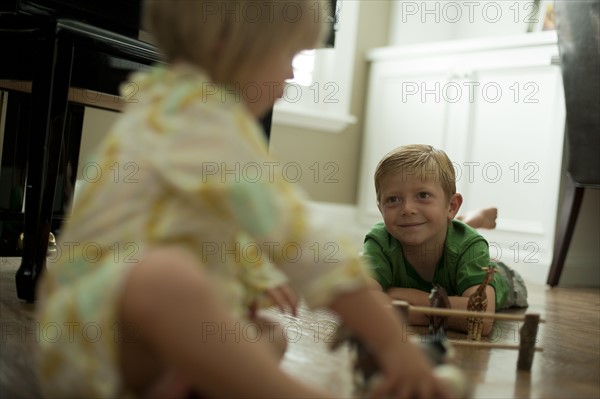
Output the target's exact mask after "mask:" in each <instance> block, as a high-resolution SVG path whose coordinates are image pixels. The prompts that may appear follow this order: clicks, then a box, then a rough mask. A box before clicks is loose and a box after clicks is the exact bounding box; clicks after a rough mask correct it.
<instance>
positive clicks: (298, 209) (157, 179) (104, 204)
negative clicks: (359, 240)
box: [38, 65, 367, 398]
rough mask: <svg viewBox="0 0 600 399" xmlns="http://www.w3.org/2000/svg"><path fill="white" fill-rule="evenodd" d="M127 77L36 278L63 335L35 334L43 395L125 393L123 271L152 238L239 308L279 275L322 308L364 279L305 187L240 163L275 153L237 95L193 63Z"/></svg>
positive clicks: (49, 319)
mask: <svg viewBox="0 0 600 399" xmlns="http://www.w3.org/2000/svg"><path fill="white" fill-rule="evenodd" d="M132 83H133V84H134V85H136V86H135V87H136V88H137V89H138V91H137V93H136V96H135V98H134V102H132V103H131V104H128V105H127V107H126V110H125V112H124V114H123V115H122V116H121V117H120V118H119V119H118V121H117V123H116V124H115V126H113V128H112V129H111V131H110V132H109V134H108V136H107V138H106V139H105V140H104V142H103V144H102V145H101V146H100V147H99V148H98V149H97V151H96V153H95V155H94V157H93V159H94V160H95V161H94V162H95V163H94V165H96V166H97V170H98V173H97V174H96V176H93V179H92V178H89V179H88V180H87V182H86V183H85V185H84V187H83V188H81V191H80V194H78V198H77V200H76V203H75V204H74V205H73V210H72V213H71V215H70V219H69V222H68V223H67V225H66V226H65V227H64V229H63V232H62V233H61V235H60V237H59V248H60V249H61V251H59V253H58V254H57V256H56V258H55V259H53V260H51V262H49V267H48V272H47V273H46V274H45V275H44V277H43V279H42V280H41V282H40V287H39V303H38V321H39V323H40V329H41V331H46V330H47V329H48V328H50V327H56V328H58V330H59V332H60V333H61V334H54V335H49V334H45V335H44V334H42V336H41V339H40V344H39V367H38V372H39V377H40V384H41V388H42V391H43V393H44V394H45V395H47V396H57V397H65V396H78V397H98V398H114V397H119V396H123V395H124V394H125V393H124V392H123V390H122V387H121V380H120V377H119V372H118V370H119V368H118V343H119V342H120V341H119V340H120V339H122V338H123V337H122V333H123V331H124V330H123V329H122V327H123V326H120V325H119V319H118V315H117V309H118V300H119V298H120V290H121V287H122V286H123V283H124V281H125V279H126V276H127V271H128V270H129V269H130V268H131V267H132V266H135V265H136V264H137V263H138V262H139V261H140V260H141V259H142V258H143V256H144V253H145V251H147V250H148V248H149V247H151V246H155V245H160V244H163V243H170V244H172V243H177V244H179V245H182V246H184V247H186V248H187V249H189V250H191V251H192V253H194V254H195V255H196V257H197V260H198V266H199V267H203V268H205V270H207V271H208V272H209V273H211V274H212V275H214V276H215V279H216V281H217V283H218V285H219V288H220V292H222V295H223V299H224V300H225V301H226V303H228V304H231V309H232V312H234V313H235V314H237V315H238V316H240V317H241V316H242V315H243V314H244V311H245V306H246V305H247V304H248V303H249V302H251V301H254V300H256V299H258V296H259V295H260V293H261V292H264V290H266V289H269V288H274V287H276V286H279V285H281V284H283V283H289V284H290V285H291V286H292V287H293V288H294V289H295V290H296V291H297V292H299V293H302V294H303V295H304V297H305V299H306V301H307V303H308V304H309V305H310V306H321V305H326V304H328V303H329V302H330V301H331V300H332V299H333V298H334V297H335V296H336V295H337V294H339V293H340V292H343V291H345V290H353V289H356V288H357V287H360V286H363V285H364V284H365V281H366V277H367V271H366V270H367V269H366V268H365V267H364V266H363V265H362V264H361V263H360V260H359V258H358V251H357V250H356V249H354V248H350V247H348V246H346V245H345V244H342V242H341V241H340V240H338V239H337V238H336V237H335V236H334V235H333V234H332V233H331V232H327V231H324V230H323V229H315V228H312V227H311V226H310V225H309V224H308V221H307V219H306V210H305V207H304V205H303V202H302V194H301V193H300V192H299V191H298V189H297V188H296V187H294V186H293V185H291V184H290V183H288V182H286V181H285V180H284V179H283V178H282V176H277V175H274V176H273V174H270V173H268V172H269V170H268V169H267V168H266V167H265V169H264V170H263V171H262V172H263V173H262V175H261V176H258V175H257V173H254V174H253V175H252V178H248V176H244V175H243V173H241V172H242V171H243V170H246V169H248V168H250V167H251V168H253V169H252V170H253V171H254V172H256V171H260V169H257V166H258V167H259V168H260V167H264V166H265V165H267V166H268V165H269V162H277V161H276V160H274V159H273V158H271V157H270V156H269V154H268V150H267V143H266V141H265V139H264V135H263V134H262V132H261V131H260V127H259V125H258V124H257V123H256V122H255V120H254V119H253V117H252V116H251V115H250V114H249V113H248V112H247V111H246V108H245V107H244V106H243V104H242V103H241V102H238V101H235V98H232V96H231V95H230V93H228V94H227V95H220V94H219V93H220V92H219V89H218V88H216V89H215V85H214V84H213V83H211V82H210V81H209V80H208V79H207V77H206V76H205V75H204V74H203V73H202V72H201V71H199V70H198V69H195V68H194V67H191V66H187V65H178V66H172V67H170V68H163V67H157V68H155V69H154V70H153V71H151V72H147V73H139V74H137V75H134V77H133V79H132ZM207 89H210V91H208V90H207ZM207 93H210V95H208V94H207ZM244 168H246V169H244ZM248 170H249V169H248ZM257 177H260V178H257ZM325 249H328V250H329V252H327V251H325ZM325 255H328V256H325ZM44 328H46V330H44Z"/></svg>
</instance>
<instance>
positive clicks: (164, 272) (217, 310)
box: [120, 247, 326, 398]
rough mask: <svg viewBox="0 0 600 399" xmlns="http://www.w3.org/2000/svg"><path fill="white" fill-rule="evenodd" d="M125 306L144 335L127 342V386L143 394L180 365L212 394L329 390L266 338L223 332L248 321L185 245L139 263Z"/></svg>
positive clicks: (125, 314) (198, 388)
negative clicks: (291, 371)
mask: <svg viewBox="0 0 600 399" xmlns="http://www.w3.org/2000/svg"><path fill="white" fill-rule="evenodd" d="M120 310H121V321H122V323H123V324H124V325H134V326H136V331H137V335H136V338H137V339H135V340H133V342H122V343H121V345H122V352H121V354H122V357H121V359H122V361H121V365H122V372H123V377H124V384H125V386H126V387H127V388H129V389H132V390H134V391H135V392H137V393H140V394H141V393H144V392H145V391H146V389H147V387H149V386H151V385H152V383H153V382H154V381H155V379H156V378H158V377H159V376H160V375H164V374H165V373H166V372H167V370H175V371H176V373H177V374H178V375H180V376H181V378H182V379H183V380H184V381H188V382H189V384H190V386H191V387H192V388H193V390H194V391H195V392H200V393H202V394H204V395H206V396H209V397H212V396H215V397H221V396H223V397H240V396H243V397H267V396H268V397H281V398H284V397H307V398H308V397H320V398H323V397H324V396H326V395H325V394H324V393H322V392H318V391H315V390H313V389H310V388H308V387H306V386H304V385H301V384H300V383H298V382H297V381H295V380H294V379H292V378H291V377H290V376H288V375H287V374H285V373H284V372H282V371H281V370H280V369H279V367H278V362H277V359H276V357H275V356H273V353H272V351H270V350H269V349H268V346H267V345H266V344H265V343H264V342H260V341H259V342H256V343H251V342H249V341H247V340H243V339H236V337H235V336H234V335H233V334H221V333H220V332H224V331H235V330H236V323H240V322H241V321H240V320H237V319H235V318H233V317H232V316H231V314H230V312H229V311H228V309H227V308H226V306H225V305H224V304H223V303H222V302H221V301H220V300H219V297H218V295H217V292H216V291H215V287H214V286H213V284H212V282H211V280H210V278H209V276H208V275H207V274H206V273H204V272H203V271H202V268H201V265H199V264H198V263H197V260H196V258H195V257H193V255H191V254H190V253H188V252H187V251H185V250H183V249H181V248H178V247H163V248H157V249H154V250H153V251H151V252H149V253H147V256H146V257H145V258H144V259H143V260H142V261H141V262H140V264H138V265H136V266H134V267H133V269H132V270H131V271H130V275H129V276H128V279H127V281H126V284H125V287H124V290H123V298H122V302H121V308H120ZM215 329H217V330H216V331H217V332H216V333H215ZM236 341H237V342H236ZM143 352H145V353H143Z"/></svg>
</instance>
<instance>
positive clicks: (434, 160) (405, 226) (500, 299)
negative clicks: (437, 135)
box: [363, 144, 526, 335]
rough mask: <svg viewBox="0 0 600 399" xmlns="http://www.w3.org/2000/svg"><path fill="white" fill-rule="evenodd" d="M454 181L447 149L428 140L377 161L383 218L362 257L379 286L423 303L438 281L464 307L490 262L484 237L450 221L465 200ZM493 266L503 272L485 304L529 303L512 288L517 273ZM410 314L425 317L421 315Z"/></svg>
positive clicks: (455, 323) (453, 324)
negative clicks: (434, 145) (428, 143)
mask: <svg viewBox="0 0 600 399" xmlns="http://www.w3.org/2000/svg"><path fill="white" fill-rule="evenodd" d="M455 180H456V179H455V174H454V167H453V165H452V163H451V161H450V159H449V158H448V156H447V155H446V154H445V153H444V152H443V151H441V150H439V149H436V148H434V147H432V146H429V145H419V144H415V145H406V146H402V147H399V148H396V149H394V150H393V151H391V152H390V153H388V154H387V155H385V156H384V157H383V159H382V160H381V161H380V162H379V164H378V165H377V169H376V171H375V190H376V193H377V205H378V207H379V210H380V212H381V215H382V216H383V222H382V223H378V224H376V225H375V226H373V228H372V229H371V231H370V232H369V233H368V234H367V236H366V238H365V242H364V251H363V256H364V257H365V258H368V260H369V261H370V264H371V265H372V276H373V277H374V279H375V280H376V281H377V286H378V288H380V289H382V290H383V291H385V292H387V294H388V295H389V296H390V297H392V298H394V299H401V300H405V301H408V302H410V303H411V304H413V305H418V306H428V305H429V301H428V296H429V291H430V290H431V288H432V287H433V283H437V284H440V285H442V286H443V287H444V288H446V290H447V291H448V295H449V297H450V302H451V304H452V307H453V308H455V309H466V307H467V302H468V298H469V296H470V295H471V294H472V293H473V292H474V291H475V290H476V289H477V287H478V286H479V284H480V283H481V282H482V281H483V280H484V278H485V271H483V270H482V268H483V267H488V266H489V265H490V256H489V250H488V243H487V242H486V240H485V239H484V238H483V237H482V236H481V235H480V234H479V233H477V232H476V231H475V230H474V229H473V228H471V227H469V226H468V225H467V224H465V223H463V222H461V221H458V220H455V216H456V215H457V213H458V211H459V209H460V206H461V204H462V202H463V199H462V196H461V195H460V194H459V193H457V192H456V184H455ZM497 267H498V269H499V271H500V273H497V274H496V275H495V277H494V279H493V280H492V282H491V284H490V285H489V286H488V287H487V288H486V294H487V296H488V308H487V311H488V312H490V313H493V312H495V310H496V309H500V308H505V307H509V306H513V305H521V306H522V305H526V301H525V300H524V298H521V297H519V300H518V301H517V298H516V294H515V291H518V292H523V290H524V284H523V283H522V280H521V279H520V277H518V278H514V277H513V276H514V272H513V271H512V270H508V268H507V267H506V266H504V265H503V264H500V263H499V264H498V265H497ZM514 284H517V285H518V286H519V287H518V290H516V289H515V288H514V286H513V285H514ZM525 295H526V294H525ZM410 321H411V322H412V323H415V324H422V325H424V324H427V323H428V319H427V317H426V316H424V315H414V316H411V320H410ZM449 328H453V329H456V330H459V331H466V329H467V323H466V320H464V319H459V318H457V319H450V320H449ZM491 328H492V321H491V319H485V321H484V329H483V334H484V335H487V334H489V332H490V330H491Z"/></svg>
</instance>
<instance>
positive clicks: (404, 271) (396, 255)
mask: <svg viewBox="0 0 600 399" xmlns="http://www.w3.org/2000/svg"><path fill="white" fill-rule="evenodd" d="M363 257H365V258H366V260H367V261H368V263H369V264H370V266H371V270H372V276H373V278H374V279H375V280H377V281H378V282H379V284H381V286H382V287H383V289H384V291H387V290H388V289H389V288H392V287H399V288H415V289H418V290H421V291H425V292H430V291H431V289H432V288H433V283H437V284H439V285H441V286H442V287H444V288H445V289H446V291H447V292H448V295H449V296H460V295H462V293H463V292H464V291H465V290H466V289H467V288H470V287H472V286H475V285H479V284H481V283H482V282H483V280H484V279H485V275H486V272H485V271H484V270H482V269H481V268H482V267H488V266H489V265H490V264H491V263H492V264H493V262H491V261H490V254H489V246H488V243H487V241H486V240H485V238H483V237H482V236H481V235H480V234H479V233H477V231H475V230H474V229H472V228H471V227H469V226H467V225H466V224H464V223H462V222H460V221H458V220H452V223H450V225H449V226H448V233H447V234H446V242H445V243H444V252H443V255H442V258H441V259H440V262H439V263H438V265H437V267H436V269H435V274H434V276H433V281H432V282H428V281H425V280H424V279H423V278H422V277H421V276H420V275H419V274H418V273H417V271H416V270H415V269H414V268H413V267H412V266H411V265H410V264H409V263H408V261H407V260H406V259H405V258H404V254H403V252H402V244H400V242H399V241H398V240H396V239H395V238H394V237H392V236H391V235H390V233H388V231H387V230H386V228H385V225H384V224H383V222H380V223H377V224H376V225H375V226H373V228H372V229H371V231H369V233H368V234H367V236H366V237H365V242H364V245H363ZM490 285H491V286H492V287H494V289H495V291H496V309H501V308H502V307H503V305H504V303H505V302H506V299H507V296H508V284H507V282H506V280H505V279H504V278H503V277H502V276H501V274H500V273H497V274H496V275H495V276H494V278H493V280H492V281H491V282H490Z"/></svg>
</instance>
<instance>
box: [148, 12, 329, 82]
mask: <svg viewBox="0 0 600 399" xmlns="http://www.w3.org/2000/svg"><path fill="white" fill-rule="evenodd" d="M325 4H326V3H325V2H324V1H322V0H310V1H307V0H277V1H273V0H271V1H264V0H258V1H257V0H253V1H250V0H145V4H144V12H143V23H144V26H145V28H146V29H147V30H148V32H149V33H150V34H151V35H152V36H153V38H154V40H155V42H156V44H157V46H158V47H159V48H160V49H161V50H162V52H163V54H164V55H165V57H166V59H167V61H168V62H172V61H175V60H183V61H187V62H190V63H192V64H194V65H197V66H199V67H201V68H202V69H204V70H205V71H206V72H207V73H208V74H209V75H210V77H211V79H213V80H215V81H217V82H222V83H234V82H237V80H238V78H239V76H240V74H243V73H246V72H247V71H251V70H252V68H255V67H256V64H257V63H258V62H259V61H260V59H261V58H264V57H265V56H267V55H271V54H272V53H273V52H274V51H275V52H281V51H284V50H287V49H291V48H293V47H296V48H297V49H298V50H299V49H304V48H313V47H314V46H316V45H317V43H318V42H319V40H322V39H323V38H322V36H321V35H322V34H323V30H324V29H322V26H323V21H325V19H326V15H327V11H328V9H327V7H324V5H325ZM217 52H218V54H219V57H216V54H217Z"/></svg>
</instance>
